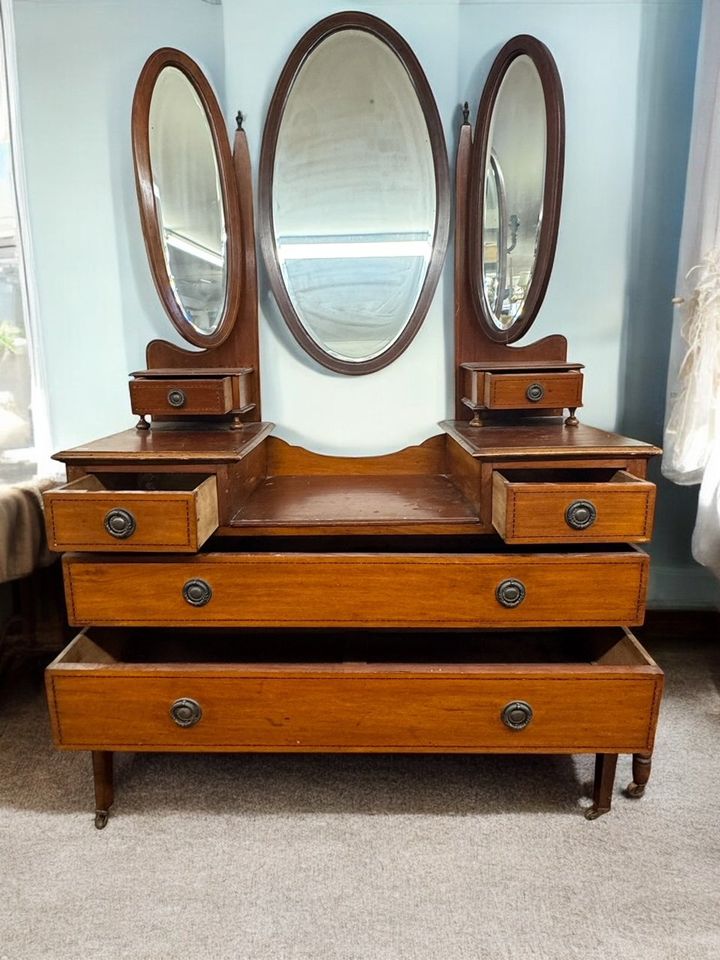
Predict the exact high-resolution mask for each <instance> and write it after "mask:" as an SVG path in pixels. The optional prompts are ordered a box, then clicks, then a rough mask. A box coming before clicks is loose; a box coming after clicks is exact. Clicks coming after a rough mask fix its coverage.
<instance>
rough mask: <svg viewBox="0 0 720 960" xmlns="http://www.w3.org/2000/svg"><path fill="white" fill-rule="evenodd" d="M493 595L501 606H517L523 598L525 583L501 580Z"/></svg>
mask: <svg viewBox="0 0 720 960" xmlns="http://www.w3.org/2000/svg"><path fill="white" fill-rule="evenodd" d="M495 596H496V598H497V602H498V603H499V604H501V605H502V606H503V607H517V606H519V605H520V604H521V603H522V602H523V600H524V599H525V584H524V583H521V582H520V581H519V580H503V582H502V583H500V584H498V588H497V590H496V591H495Z"/></svg>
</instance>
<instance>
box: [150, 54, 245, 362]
mask: <svg viewBox="0 0 720 960" xmlns="http://www.w3.org/2000/svg"><path fill="white" fill-rule="evenodd" d="M133 148H134V151H135V172H136V180H137V187H138V197H139V200H140V212H141V217H142V222H143V233H144V236H145V243H146V246H147V250H148V256H149V259H150V264H151V268H152V271H153V277H154V280H155V285H156V287H157V290H158V293H159V294H160V297H161V299H162V301H163V305H164V306H165V309H166V311H167V313H168V315H169V317H170V319H171V320H172V322H173V323H174V324H175V326H176V327H177V329H178V330H179V332H180V333H181V334H182V335H183V337H185V339H186V340H189V341H190V342H191V343H194V344H196V345H197V346H204V347H209V346H217V345H218V344H219V343H222V342H223V340H225V339H226V338H227V336H228V335H229V333H230V331H231V329H232V324H233V322H234V319H235V315H236V311H237V306H238V302H239V286H240V281H239V275H240V274H239V265H240V251H239V249H238V245H239V242H240V241H239V237H238V235H237V225H236V220H237V216H238V214H237V186H236V184H235V181H234V175H233V170H232V158H231V156H230V148H229V144H228V141H227V134H226V132H225V130H224V122H223V119H222V114H221V113H220V107H219V106H218V104H217V100H216V98H215V95H214V94H213V92H212V88H211V87H210V84H209V83H208V81H207V80H206V78H205V76H204V75H203V73H202V71H201V70H200V68H199V67H198V66H197V64H196V63H194V61H193V60H191V59H190V57H188V56H186V55H185V54H183V53H182V52H181V51H179V50H172V49H169V48H165V49H162V50H158V51H156V52H155V53H154V54H153V55H152V56H151V57H150V59H149V60H148V62H147V63H146V64H145V67H144V68H143V71H142V73H141V74H140V78H139V80H138V84H137V88H136V91H135V99H134V102H133Z"/></svg>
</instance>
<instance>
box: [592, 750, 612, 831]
mask: <svg viewBox="0 0 720 960" xmlns="http://www.w3.org/2000/svg"><path fill="white" fill-rule="evenodd" d="M617 759H618V755H617V754H616V753H596V754H595V785H594V787H593V805H592V806H591V807H590V808H589V809H588V810H586V811H585V819H586V820H597V818H598V817H601V816H602V815H603V814H604V813H607V812H608V810H609V809H610V807H611V806H612V792H613V786H614V784H615V768H616V767H617Z"/></svg>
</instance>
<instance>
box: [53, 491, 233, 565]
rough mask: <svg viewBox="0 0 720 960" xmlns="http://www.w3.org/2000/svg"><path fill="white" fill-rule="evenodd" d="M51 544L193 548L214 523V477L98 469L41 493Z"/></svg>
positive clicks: (135, 549)
mask: <svg viewBox="0 0 720 960" xmlns="http://www.w3.org/2000/svg"><path fill="white" fill-rule="evenodd" d="M43 500H44V503H45V526H46V529H47V537H48V545H49V547H50V549H51V550H57V551H60V552H61V551H64V550H83V551H91V552H92V551H102V552H107V551H109V550H112V551H119V552H123V553H127V552H143V551H152V552H154V551H157V552H160V553H178V552H185V551H187V552H191V553H194V552H195V551H197V550H199V549H200V547H201V546H202V545H203V543H205V541H206V540H207V539H208V537H209V536H211V534H213V533H214V532H215V530H216V529H217V526H218V502H217V480H216V478H215V477H214V476H212V477H203V476H201V475H199V474H188V475H182V474H169V473H166V474H127V473H126V474H101V475H97V476H96V475H87V476H84V477H80V478H79V479H77V480H73V481H72V482H71V483H67V484H65V486H62V487H59V488H58V489H57V490H51V491H49V492H48V493H45V494H43Z"/></svg>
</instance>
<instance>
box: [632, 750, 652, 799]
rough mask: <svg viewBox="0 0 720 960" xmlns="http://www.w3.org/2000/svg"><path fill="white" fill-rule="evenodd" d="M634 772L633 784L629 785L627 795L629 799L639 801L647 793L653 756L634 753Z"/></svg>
mask: <svg viewBox="0 0 720 960" xmlns="http://www.w3.org/2000/svg"><path fill="white" fill-rule="evenodd" d="M632 770H633V778H632V783H630V784H628V787H627V789H626V791H625V793H626V794H627V796H628V797H632V798H633V799H634V800H637V799H639V798H640V797H641V796H642V795H643V794H644V793H645V786H646V785H647V782H648V780H649V779H650V771H651V770H652V754H651V753H634V754H633V767H632Z"/></svg>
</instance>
